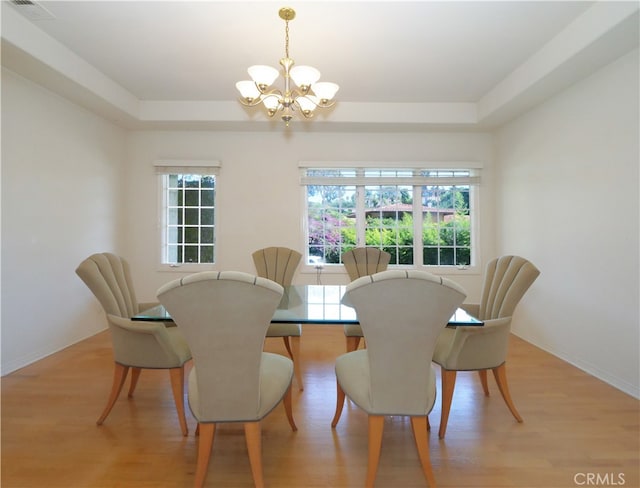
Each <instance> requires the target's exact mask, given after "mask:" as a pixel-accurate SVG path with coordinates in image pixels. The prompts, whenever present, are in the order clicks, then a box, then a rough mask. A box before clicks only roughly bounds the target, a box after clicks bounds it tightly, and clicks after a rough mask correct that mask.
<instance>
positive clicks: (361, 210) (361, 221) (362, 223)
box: [356, 186, 367, 247]
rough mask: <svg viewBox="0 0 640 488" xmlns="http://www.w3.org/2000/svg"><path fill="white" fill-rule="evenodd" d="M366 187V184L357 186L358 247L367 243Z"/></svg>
mask: <svg viewBox="0 0 640 488" xmlns="http://www.w3.org/2000/svg"><path fill="white" fill-rule="evenodd" d="M365 210H366V209H365V189H364V186H357V187H356V241H357V245H358V247H364V246H365V243H366V238H365V231H366V227H367V216H366V213H365Z"/></svg>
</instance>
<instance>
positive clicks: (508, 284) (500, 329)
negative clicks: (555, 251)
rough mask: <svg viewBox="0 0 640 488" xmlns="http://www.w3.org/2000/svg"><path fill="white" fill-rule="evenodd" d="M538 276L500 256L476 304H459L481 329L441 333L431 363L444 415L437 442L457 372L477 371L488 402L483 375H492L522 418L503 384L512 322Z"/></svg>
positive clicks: (515, 259)
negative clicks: (435, 366)
mask: <svg viewBox="0 0 640 488" xmlns="http://www.w3.org/2000/svg"><path fill="white" fill-rule="evenodd" d="M539 274H540V271H539V270H538V268H536V267H535V266H534V265H533V264H531V263H530V262H529V261H527V260H526V259H524V258H522V257H519V256H502V257H500V258H497V259H494V260H492V261H491V262H489V264H488V265H487V269H486V274H485V277H484V282H483V286H482V298H481V301H480V303H479V304H463V305H462V308H464V309H465V310H466V311H467V312H469V313H470V314H471V315H473V316H475V317H477V318H479V319H481V320H483V321H484V326H483V327H464V326H463V327H456V328H448V329H444V330H443V331H442V333H441V334H440V337H438V342H437V344H436V349H435V352H434V355H433V361H434V362H435V363H437V364H439V365H440V367H441V377H442V410H441V415H440V429H439V433H438V435H439V437H440V438H441V439H442V438H444V436H445V433H446V430H447V422H448V419H449V411H450V410H451V400H452V398H453V390H454V388H455V383H456V372H457V371H478V373H479V375H480V381H481V383H482V388H483V390H484V393H485V395H486V396H489V386H488V384H487V371H488V370H492V372H493V376H494V377H495V379H496V383H497V384H498V389H499V390H500V393H501V394H502V398H503V399H504V401H505V403H506V404H507V407H509V410H510V411H511V413H512V414H513V416H514V417H515V419H516V420H517V421H518V422H522V417H521V416H520V414H519V413H518V411H517V410H516V407H515V405H514V403H513V400H512V399H511V394H510V393H509V387H508V384H507V374H506V359H507V348H508V345H509V335H510V329H511V317H512V315H513V312H514V310H515V308H516V305H518V302H519V301H520V299H521V298H522V297H523V295H524V294H525V292H526V291H527V290H528V289H529V287H530V286H531V285H532V283H533V282H534V281H535V280H536V278H537V277H538V275H539Z"/></svg>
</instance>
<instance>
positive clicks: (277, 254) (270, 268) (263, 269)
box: [252, 247, 304, 390]
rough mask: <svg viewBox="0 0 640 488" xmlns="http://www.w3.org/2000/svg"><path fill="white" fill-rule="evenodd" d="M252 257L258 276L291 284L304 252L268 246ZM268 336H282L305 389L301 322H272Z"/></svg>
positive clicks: (298, 381) (302, 387) (296, 374)
mask: <svg viewBox="0 0 640 488" xmlns="http://www.w3.org/2000/svg"><path fill="white" fill-rule="evenodd" d="M252 257H253V264H254V265H255V267H256V272H257V273H258V276H260V277H262V278H267V279H270V280H272V281H275V282H276V283H279V284H280V285H282V286H290V285H291V282H292V281H293V275H294V274H295V272H296V269H297V268H298V265H299V264H300V259H301V258H302V254H300V253H299V252H298V251H295V250H293V249H289V248H288V247H266V248H264V249H258V250H257V251H255V252H254V253H253V254H252ZM267 337H282V340H283V341H284V345H285V347H286V348H287V352H288V353H289V357H290V358H291V359H292V360H293V369H294V371H295V376H296V382H297V383H298V388H299V389H300V390H304V384H303V383H302V363H301V362H300V338H301V337H302V326H301V325H300V324H271V325H269V329H268V330H267Z"/></svg>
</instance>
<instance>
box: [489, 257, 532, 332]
mask: <svg viewBox="0 0 640 488" xmlns="http://www.w3.org/2000/svg"><path fill="white" fill-rule="evenodd" d="M539 274H540V271H539V270H538V268H536V267H535V266H534V265H533V264H532V263H531V262H530V261H527V260H526V259H524V258H522V257H520V256H502V257H499V258H496V259H493V260H492V261H490V262H489V264H488V265H487V269H486V274H485V278H484V283H483V285H482V299H481V301H480V311H479V317H478V318H480V319H482V320H490V319H499V318H503V317H511V316H512V315H513V312H514V310H515V308H516V306H517V305H518V302H520V299H521V298H522V297H523V296H524V294H525V293H526V291H527V290H528V289H529V287H530V286H531V284H532V283H533V282H534V281H535V280H536V278H537V277H538V275H539Z"/></svg>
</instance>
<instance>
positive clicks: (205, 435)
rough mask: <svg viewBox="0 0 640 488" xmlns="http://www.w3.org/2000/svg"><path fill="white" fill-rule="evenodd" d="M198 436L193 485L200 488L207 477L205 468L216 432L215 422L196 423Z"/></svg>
mask: <svg viewBox="0 0 640 488" xmlns="http://www.w3.org/2000/svg"><path fill="white" fill-rule="evenodd" d="M198 429H199V431H200V436H199V437H198V461H197V464H196V479H195V484H194V486H195V487H196V488H200V487H201V486H203V485H204V480H205V478H206V477H207V468H208V467H209V458H210V457H211V448H212V447H213V437H214V435H215V433H216V424H213V423H211V424H200V423H198Z"/></svg>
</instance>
